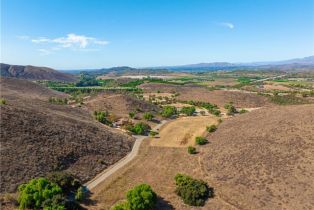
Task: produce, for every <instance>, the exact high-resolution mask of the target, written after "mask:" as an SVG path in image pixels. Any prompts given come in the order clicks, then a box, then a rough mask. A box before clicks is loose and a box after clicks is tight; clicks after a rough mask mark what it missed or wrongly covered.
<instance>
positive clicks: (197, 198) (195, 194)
mask: <svg viewBox="0 0 314 210" xmlns="http://www.w3.org/2000/svg"><path fill="white" fill-rule="evenodd" d="M174 179H175V182H176V190H175V192H176V194H177V195H178V196H180V197H181V198H182V199H183V202H184V203H185V204H188V205H191V206H203V205H204V204H205V201H206V200H207V199H208V198H209V197H213V196H214V191H213V188H210V187H208V185H207V183H206V182H204V181H202V180H197V179H193V178H192V177H190V176H187V175H184V174H177V175H176V176H175V178H174Z"/></svg>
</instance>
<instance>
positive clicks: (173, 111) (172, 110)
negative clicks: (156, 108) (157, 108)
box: [161, 106, 177, 118]
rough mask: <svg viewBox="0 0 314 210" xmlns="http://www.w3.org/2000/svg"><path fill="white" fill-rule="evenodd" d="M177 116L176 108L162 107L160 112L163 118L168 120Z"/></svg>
mask: <svg viewBox="0 0 314 210" xmlns="http://www.w3.org/2000/svg"><path fill="white" fill-rule="evenodd" d="M175 114H177V108H176V107H174V106H164V107H163V109H162V112H161V115H162V116H163V117H166V118H169V117H172V116H173V115H175Z"/></svg>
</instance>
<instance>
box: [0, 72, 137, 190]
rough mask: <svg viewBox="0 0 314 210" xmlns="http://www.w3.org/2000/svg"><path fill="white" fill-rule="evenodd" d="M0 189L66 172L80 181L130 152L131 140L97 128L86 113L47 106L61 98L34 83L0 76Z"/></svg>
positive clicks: (119, 134)
mask: <svg viewBox="0 0 314 210" xmlns="http://www.w3.org/2000/svg"><path fill="white" fill-rule="evenodd" d="M0 81H1V98H4V99H5V100H6V104H5V105H1V130H0V139H1V154H0V155H1V156H0V157H1V158H0V159H1V169H0V173H1V183H0V184H1V188H0V192H13V191H15V190H16V187H17V186H18V185H19V184H21V183H23V182H26V181H28V180H29V179H31V178H34V177H39V176H45V175H46V174H47V173H49V172H51V171H56V170H66V171H69V172H71V173H72V174H74V175H75V176H77V177H78V178H79V179H80V180H81V181H83V182H84V181H87V180H89V179H91V178H93V177H94V176H95V175H96V174H97V173H99V172H100V171H102V170H103V169H105V168H107V167H108V166H110V165H112V164H113V163H115V162H117V161H118V160H120V159H121V158H123V157H124V156H125V155H126V154H127V153H128V152H130V151H131V149H132V145H133V143H134V140H133V138H131V137H129V136H128V135H125V134H124V133H122V132H120V131H117V130H114V129H112V128H110V127H107V126H105V125H103V124H100V123H98V122H96V121H95V120H93V119H92V117H91V115H90V113H88V112H87V111H84V110H83V109H80V108H73V107H71V106H69V105H56V104H50V103H48V99H49V97H67V95H66V94H64V93H59V92H56V91H52V90H50V89H47V88H45V87H42V86H40V85H37V84H36V83H34V82H31V81H27V80H21V79H15V78H1V80H0Z"/></svg>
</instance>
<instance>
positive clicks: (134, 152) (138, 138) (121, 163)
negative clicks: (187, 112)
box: [84, 120, 167, 190]
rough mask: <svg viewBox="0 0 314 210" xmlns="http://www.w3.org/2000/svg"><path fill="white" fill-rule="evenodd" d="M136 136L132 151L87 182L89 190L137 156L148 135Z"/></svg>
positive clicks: (156, 128)
mask: <svg viewBox="0 0 314 210" xmlns="http://www.w3.org/2000/svg"><path fill="white" fill-rule="evenodd" d="M166 122H167V121H166V120H163V121H162V122H161V123H160V124H158V125H157V126H155V127H154V128H153V129H152V130H153V131H158V130H159V128H161V126H163V125H164V124H165V123H166ZM134 137H135V139H136V140H135V143H134V145H133V148H132V151H131V152H130V153H129V154H128V155H127V156H125V157H124V158H123V159H121V160H120V161H118V162H117V163H116V164H114V165H112V166H111V167H109V168H107V169H106V170H104V171H103V172H101V173H100V174H98V175H97V176H96V177H95V178H94V179H92V180H90V181H89V182H87V183H86V184H85V185H84V186H85V187H86V188H87V189H88V190H92V189H93V188H95V187H96V186H97V185H99V184H100V183H101V182H103V181H104V180H106V179H107V178H108V177H110V176H111V175H112V174H114V173H115V172H116V171H118V170H119V169H120V168H122V167H123V166H125V165H126V164H128V163H129V162H130V161H131V160H133V159H134V158H135V157H136V155H137V154H138V151H139V148H140V146H141V143H142V142H143V140H144V139H146V138H148V137H147V136H137V135H134Z"/></svg>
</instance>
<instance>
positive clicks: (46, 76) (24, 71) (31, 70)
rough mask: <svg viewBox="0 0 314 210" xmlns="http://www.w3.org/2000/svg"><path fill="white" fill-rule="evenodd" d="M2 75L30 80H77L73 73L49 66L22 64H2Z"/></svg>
mask: <svg viewBox="0 0 314 210" xmlns="http://www.w3.org/2000/svg"><path fill="white" fill-rule="evenodd" d="M0 70H1V76H5V77H14V78H21V79H29V80H57V81H67V82H73V81H75V77H74V76H73V75H71V74H66V73H62V72H59V71H56V70H54V69H51V68H47V67H37V66H20V65H9V64H4V63H1V64H0Z"/></svg>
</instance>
